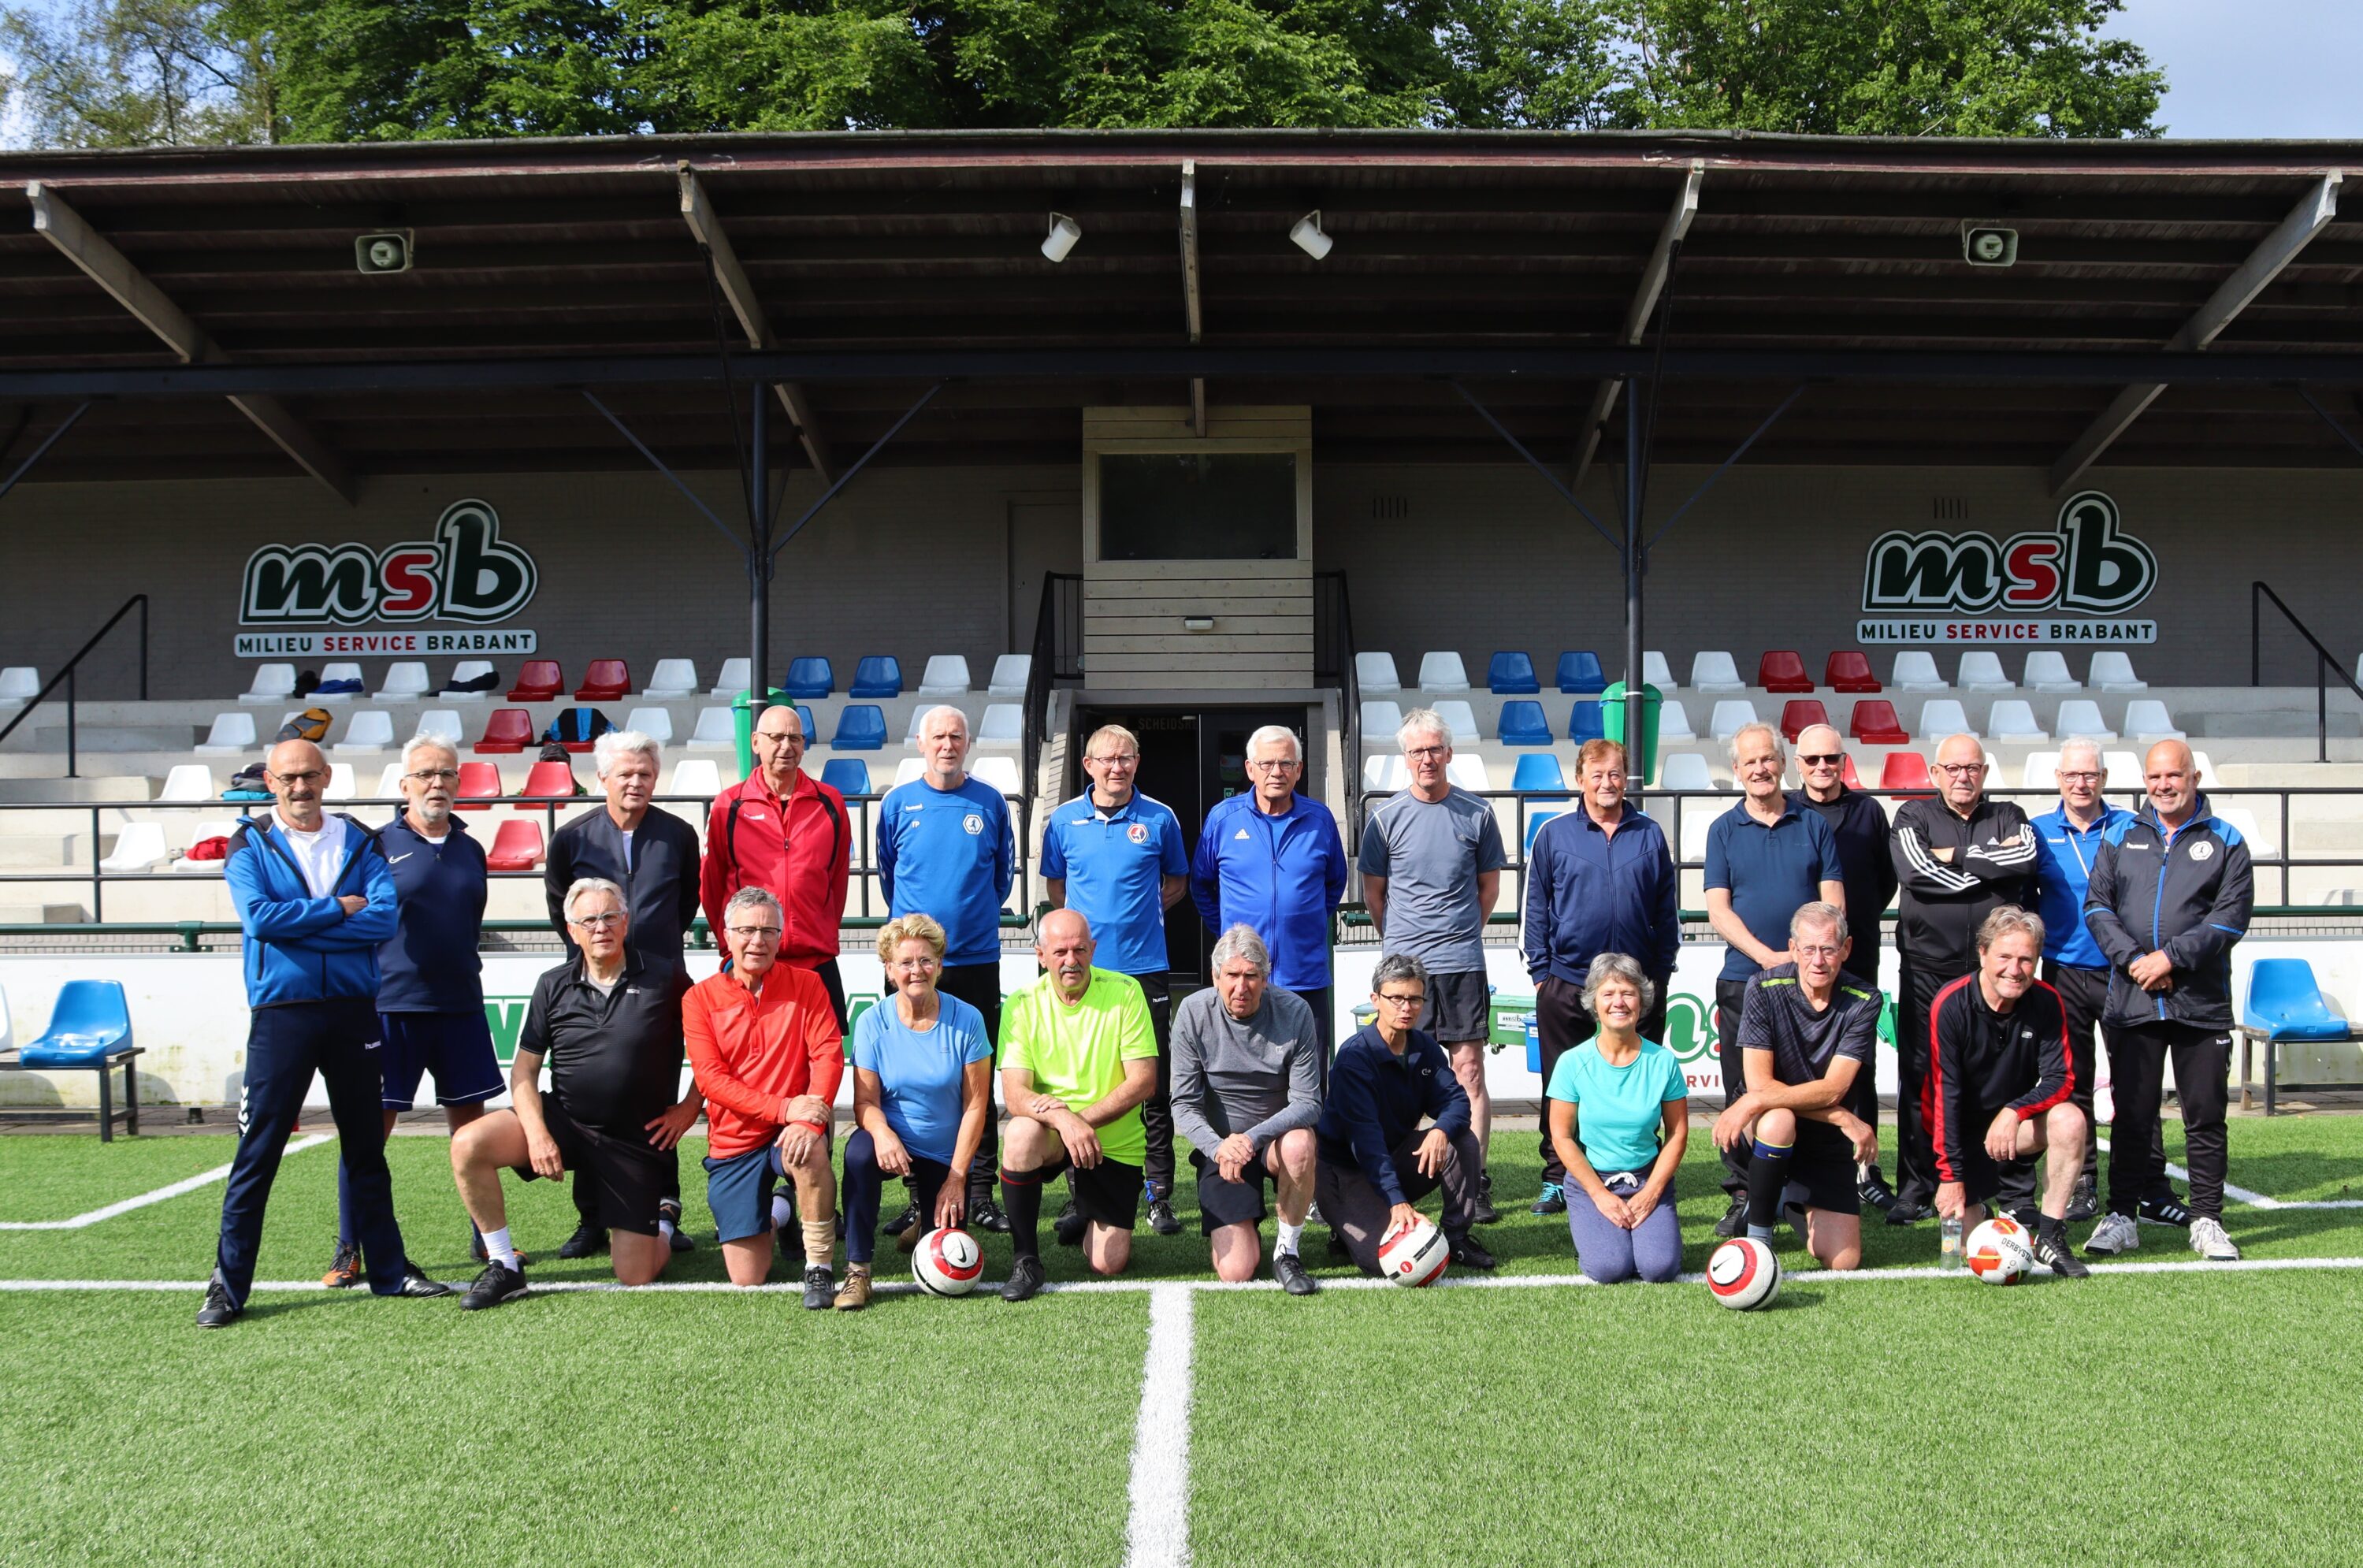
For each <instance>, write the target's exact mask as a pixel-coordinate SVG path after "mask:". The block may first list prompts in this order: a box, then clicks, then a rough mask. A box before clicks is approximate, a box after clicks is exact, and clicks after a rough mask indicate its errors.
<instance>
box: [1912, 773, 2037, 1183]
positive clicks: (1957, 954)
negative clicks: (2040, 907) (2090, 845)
mask: <svg viewBox="0 0 2363 1568" xmlns="http://www.w3.org/2000/svg"><path fill="white" fill-rule="evenodd" d="M1935 771H1936V788H1937V795H1936V799H1934V800H1927V799H1920V800H1907V801H1905V802H1904V803H1903V806H1901V807H1899V808H1898V809H1897V811H1896V813H1895V875H1896V880H1897V882H1898V883H1899V884H1900V885H1901V888H1902V893H1903V902H1902V905H1901V907H1900V909H1899V911H1898V917H1897V920H1896V925H1895V950H1896V955H1897V957H1898V958H1900V959H1901V960H1902V965H1901V975H1900V979H1899V984H1897V986H1896V991H1897V996H1896V1008H1895V1013H1896V1017H1895V1065H1896V1073H1897V1080H1898V1082H1897V1086H1896V1087H1897V1093H1896V1096H1895V1143H1896V1151H1895V1153H1896V1158H1895V1167H1896V1182H1897V1191H1896V1197H1895V1207H1892V1208H1891V1209H1889V1210H1888V1211H1887V1222H1888V1223H1889V1224H1890V1225H1910V1224H1913V1223H1914V1222H1915V1221H1918V1220H1922V1219H1925V1218H1928V1212H1929V1205H1930V1203H1931V1202H1932V1201H1933V1199H1934V1198H1935V1196H1936V1152H1935V1151H1934V1150H1933V1149H1932V1148H1931V1147H1930V1145H1929V1141H1928V1129H1927V1127H1926V1126H1925V1121H1924V1118H1923V1114H1922V1104H1923V1101H1922V1093H1923V1090H1924V1087H1925V1084H1926V1083H1927V1078H1928V1052H1929V1050H1930V1036H1929V1032H1928V1015H1929V1010H1930V1008H1931V1007H1933V1006H1935V1004H1936V993H1937V992H1939V991H1942V990H1943V989H1944V988H1945V987H1946V986H1947V985H1950V984H1952V983H1953V982H1954V981H1956V980H1958V979H1960V978H1961V976H1963V975H1965V974H1969V973H1974V972H1975V971H1976V969H1977V967H1978V946H1977V937H1978V929H1979V928H1980V926H1982V925H1983V924H1984V923H1985V917H1987V916H1988V915H1991V914H1992V913H1993V912H1994V911H1995V910H1996V909H1998V908H2000V907H2002V906H2003V905H2005V904H2014V905H2019V906H2025V904H2027V903H2028V902H2029V896H2028V891H2027V889H2028V882H2029V879H2030V878H2031V877H2032V876H2033V874H2034V872H2035V867H2036V842H2035V830H2034V829H2033V828H2030V827H2028V826H2027V822H2026V813H2025V812H2024V811H2021V810H2020V809H2019V808H2018V807H2017V806H2014V805H2013V804H2011V803H2010V802H2009V801H2006V800H1994V799H1991V798H1990V797H1989V796H1988V795H1986V792H1985V787H1986V761H1985V749H1984V748H1983V747H1982V746H1980V745H1979V743H1978V738H1977V737H1976V736H1974V735H1955V736H1952V737H1950V738H1948V739H1947V740H1946V741H1945V743H1944V744H1943V745H1941V746H1939V747H1937V748H1936V770H1935Z"/></svg>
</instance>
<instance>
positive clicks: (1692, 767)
mask: <svg viewBox="0 0 2363 1568" xmlns="http://www.w3.org/2000/svg"><path fill="white" fill-rule="evenodd" d="M1660 762H1662V763H1663V766H1662V767H1661V768H1660V770H1659V774H1658V784H1657V787H1658V788H1659V789H1666V790H1679V791H1689V790H1703V789H1713V788H1714V787H1715V784H1714V772H1713V770H1711V769H1710V768H1709V767H1708V766H1707V761H1706V759H1705V758H1704V757H1702V756H1700V755H1699V754H1698V753H1697V752H1696V751H1671V752H1669V753H1667V754H1666V756H1664V757H1663V758H1661V759H1660Z"/></svg>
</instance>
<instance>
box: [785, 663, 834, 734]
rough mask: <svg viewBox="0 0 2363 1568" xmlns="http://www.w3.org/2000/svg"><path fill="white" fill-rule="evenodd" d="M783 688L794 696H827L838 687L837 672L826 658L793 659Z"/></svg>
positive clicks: (808, 731)
mask: <svg viewBox="0 0 2363 1568" xmlns="http://www.w3.org/2000/svg"><path fill="white" fill-rule="evenodd" d="M783 689H784V690H785V691H786V692H787V694H788V695H790V696H792V697H825V696H826V695H828V694H829V693H831V692H833V691H835V690H836V689H837V672H836V671H835V670H833V669H831V668H830V667H829V662H828V661H827V660H826V659H814V658H809V657H807V658H804V659H791V660H789V661H788V681H787V685H786V686H785V687H784V688H783ZM804 733H805V734H806V735H810V734H811V733H812V731H811V730H809V729H807V730H805V731H804Z"/></svg>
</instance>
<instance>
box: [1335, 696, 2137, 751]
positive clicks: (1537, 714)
mask: <svg viewBox="0 0 2363 1568" xmlns="http://www.w3.org/2000/svg"><path fill="white" fill-rule="evenodd" d="M1434 711H1435V712H1436V715H1437V717H1439V718H1441V719H1443V720H1444V722H1445V723H1446V724H1447V725H1448V726H1449V727H1450V728H1451V730H1452V736H1453V739H1454V740H1456V741H1460V742H1468V741H1473V740H1500V741H1501V742H1502V743H1503V745H1506V746H1548V745H1549V744H1550V743H1551V741H1552V740H1554V739H1557V738H1558V737H1559V735H1561V734H1563V735H1564V736H1565V738H1566V739H1568V740H1573V741H1576V742H1578V743H1579V744H1581V742H1583V741H1586V740H1597V739H1598V738H1599V737H1600V736H1601V735H1602V734H1603V715H1602V712H1601V706H1600V703H1599V702H1598V701H1597V700H1596V699H1593V698H1590V697H1579V698H1577V699H1576V701H1575V703H1574V704H1573V706H1570V709H1569V710H1568V721H1567V726H1566V728H1565V729H1564V730H1563V731H1561V730H1554V729H1553V728H1552V726H1551V724H1550V721H1549V719H1548V717H1547V716H1546V714H1545V713H1544V710H1543V705H1542V704H1541V703H1540V702H1539V701H1537V700H1535V699H1534V698H1531V697H1514V698H1512V699H1510V700H1509V701H1507V702H1504V703H1503V705H1502V712H1501V717H1500V719H1499V721H1498V722H1497V723H1496V725H1495V726H1494V730H1493V733H1492V735H1490V736H1489V735H1487V734H1486V733H1485V731H1484V728H1483V727H1482V726H1481V724H1480V723H1479V722H1478V719H1477V713H1476V709H1475V708H1474V707H1472V706H1470V703H1469V702H1468V701H1467V700H1466V699H1465V698H1459V697H1442V698H1438V699H1437V701H1436V703H1435V705H1434ZM1361 719H1362V738H1363V739H1362V744H1363V747H1364V750H1365V751H1381V750H1383V749H1385V748H1386V747H1387V746H1388V745H1389V744H1390V743H1391V742H1392V739H1393V737H1394V734H1395V732H1396V731H1397V730H1398V729H1400V728H1403V705H1402V704H1401V703H1398V702H1396V701H1394V700H1393V699H1392V698H1378V699H1365V700H1364V702H1363V704H1362V712H1361ZM1762 722H1764V716H1763V715H1762V714H1760V713H1758V711H1757V708H1756V705H1755V703H1754V702H1753V701H1752V700H1751V699H1748V698H1746V697H1725V698H1723V699H1721V700H1719V701H1717V702H1716V703H1715V705H1714V712H1713V715H1712V717H1710V718H1709V720H1708V723H1707V728H1706V730H1705V732H1704V733H1705V734H1706V735H1707V736H1709V737H1712V738H1713V739H1714V740H1730V739H1731V738H1732V737H1733V736H1734V735H1736V734H1738V733H1739V731H1740V730H1741V729H1743V728H1746V727H1747V726H1748V725H1751V724H1758V723H1762ZM1833 722H1834V721H1833V720H1832V718H1831V717H1830V714H1829V709H1828V708H1827V707H1825V706H1824V705H1823V703H1822V702H1821V699H1819V698H1818V697H1800V698H1796V699H1794V700H1792V701H1790V702H1788V703H1785V704H1783V705H1782V706H1781V713H1780V716H1779V719H1778V726H1779V728H1780V730H1781V734H1782V735H1784V736H1786V737H1787V738H1788V739H1789V740H1792V741H1793V740H1796V739H1797V736H1798V734H1799V733H1800V732H1801V731H1803V729H1805V728H1808V727H1810V726H1812V725H1816V724H1831V723H1833ZM1843 728H1845V730H1846V732H1847V734H1848V735H1850V736H1852V737H1853V738H1854V739H1855V740H1860V741H1862V742H1864V743H1865V744H1867V745H1874V746H1908V745H1910V744H1911V743H1912V738H1913V736H1914V735H1919V736H1921V737H1924V738H1925V739H1929V740H1942V739H1943V738H1944V737H1946V736H1947V735H1979V736H1981V737H1982V738H1983V739H1986V740H1999V741H2002V742H2004V743H2007V744H2012V745H2035V744H2040V743H2041V742H2043V741H2047V740H2052V739H2054V738H2055V737H2058V738H2060V739H2065V738H2066V737H2068V736H2071V735H2081V736H2084V737H2086V738H2088V739H2090V740H2117V739H2119V738H2120V737H2122V736H2130V737H2132V738H2134V739H2136V740H2181V739H2183V738H2184V735H2183V731H2182V730H2181V729H2180V728H2178V727H2177V726H2176V724H2175V722H2174V717H2173V715H2172V714H2170V713H2169V712H2168V711H2167V706H2166V704H2164V703H2163V702H2159V701H2158V700H2156V699H2155V698H2147V697H2136V698H2134V699H2131V700H2129V701H2128V702H2127V703H2126V704H2125V706H2124V718H2123V720H2122V722H2121V724H2119V725H2112V724H2110V723H2109V721H2108V720H2107V718H2106V717H2103V715H2102V712H2101V705H2100V704H2099V703H2097V702H2094V701H2093V700H2092V699H2091V698H2090V697H2066V698H2062V699H2061V700H2060V702H2059V705H2058V708H2057V710H2056V717H2054V719H2053V720H2052V724H2051V727H2050V728H2045V727H2044V726H2043V725H2041V724H2039V723H2037V722H2036V716H2035V708H2034V705H2032V704H2031V703H2029V702H2027V701H2026V700H2025V698H2022V697H2009V698H2003V699H2001V700H1999V701H1997V702H1995V703H1994V704H1993V706H1992V707H1991V711H1990V712H1989V713H1988V715H1987V717H1986V722H1985V727H1984V728H1983V729H1982V730H1980V728H1978V727H1977V726H1975V725H1973V724H1971V723H1970V722H1969V714H1968V712H1967V710H1965V709H1964V708H1963V707H1962V706H1961V703H1960V700H1959V699H1958V698H1957V697H1931V698H1929V699H1928V700H1927V701H1925V702H1924V703H1922V704H1921V705H1920V717H1919V724H1918V727H1917V728H1913V729H1906V728H1904V727H1903V721H1902V720H1901V719H1900V718H1899V717H1897V715H1896V712H1895V705H1894V704H1893V703H1892V702H1889V701H1888V700H1887V699H1886V698H1884V697H1865V698H1863V699H1861V700H1860V701H1858V702H1857V703H1855V704H1854V706H1853V707H1852V709H1851V711H1850V712H1849V713H1848V714H1847V722H1846V724H1845V726H1844V727H1843ZM1658 739H1659V742H1660V743H1669V742H1681V741H1688V740H1698V739H1700V731H1699V730H1697V729H1695V728H1692V722H1691V717H1690V713H1689V710H1688V709H1687V708H1685V707H1684V706H1682V704H1681V700H1680V699H1678V698H1669V699H1668V700H1667V701H1666V702H1665V703H1664V704H1662V705H1661V706H1659V710H1658Z"/></svg>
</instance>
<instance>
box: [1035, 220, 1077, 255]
mask: <svg viewBox="0 0 2363 1568" xmlns="http://www.w3.org/2000/svg"><path fill="white" fill-rule="evenodd" d="M1082 237H1083V226H1082V224H1080V223H1077V222H1076V221H1075V220H1074V219H1073V218H1071V217H1068V216H1067V215H1066V214H1065V213H1063V212H1054V213H1052V214H1051V215H1050V233H1049V235H1048V238H1046V239H1044V240H1043V241H1042V254H1043V255H1044V256H1046V257H1048V259H1049V260H1051V261H1065V260H1066V259H1067V252H1069V251H1070V250H1073V249H1074V248H1075V241H1076V240H1078V239H1082Z"/></svg>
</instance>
